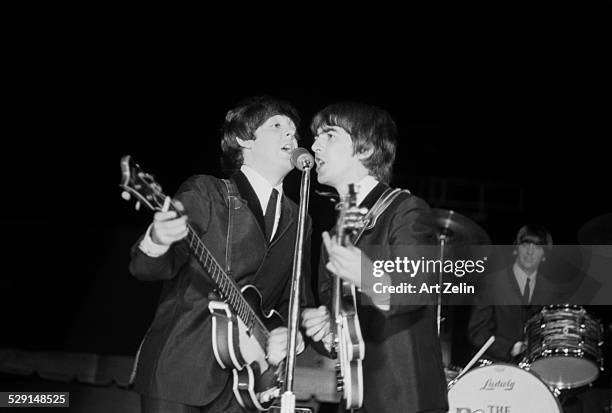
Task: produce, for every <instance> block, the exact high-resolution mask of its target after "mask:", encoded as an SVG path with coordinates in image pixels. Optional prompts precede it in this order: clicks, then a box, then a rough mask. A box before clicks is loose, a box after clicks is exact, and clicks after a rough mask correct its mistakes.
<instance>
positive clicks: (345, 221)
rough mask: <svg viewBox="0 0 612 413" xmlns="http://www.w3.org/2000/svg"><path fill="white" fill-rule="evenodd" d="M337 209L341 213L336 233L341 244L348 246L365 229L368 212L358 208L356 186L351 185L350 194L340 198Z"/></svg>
mask: <svg viewBox="0 0 612 413" xmlns="http://www.w3.org/2000/svg"><path fill="white" fill-rule="evenodd" d="M336 209H337V210H338V211H339V212H338V221H337V223H336V233H337V234H338V235H339V239H340V243H341V244H342V245H347V244H348V243H352V241H353V239H354V237H355V236H356V235H357V233H358V232H359V230H361V228H363V227H364V225H365V222H364V217H365V215H366V213H367V212H368V211H367V209H365V208H358V207H357V190H356V188H355V184H349V190H348V193H347V194H346V195H344V196H341V197H340V202H339V203H338V204H337V205H336Z"/></svg>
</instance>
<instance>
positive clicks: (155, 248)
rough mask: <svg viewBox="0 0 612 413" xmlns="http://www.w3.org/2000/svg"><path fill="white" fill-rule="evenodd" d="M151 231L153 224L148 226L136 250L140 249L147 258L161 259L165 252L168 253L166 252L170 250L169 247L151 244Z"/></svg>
mask: <svg viewBox="0 0 612 413" xmlns="http://www.w3.org/2000/svg"><path fill="white" fill-rule="evenodd" d="M152 229H153V224H151V225H149V228H147V232H146V233H145V235H144V237H143V238H142V241H140V244H139V245H138V248H140V251H142V252H144V253H145V254H146V255H148V256H149V257H152V258H156V257H161V256H162V255H164V254H165V253H166V252H168V250H169V249H170V246H168V245H159V244H156V243H155V242H153V239H152V238H151V230H152Z"/></svg>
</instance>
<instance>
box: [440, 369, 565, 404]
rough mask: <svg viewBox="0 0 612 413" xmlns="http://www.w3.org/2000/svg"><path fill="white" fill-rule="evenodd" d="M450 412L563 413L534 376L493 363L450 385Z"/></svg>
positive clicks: (543, 385)
mask: <svg viewBox="0 0 612 413" xmlns="http://www.w3.org/2000/svg"><path fill="white" fill-rule="evenodd" d="M448 405H449V408H450V409H449V413H488V412H537V413H562V412H563V410H562V409H561V405H560V404H559V401H558V400H557V398H556V397H555V396H554V394H553V393H552V392H551V391H550V389H549V388H548V386H546V384H544V382H543V381H542V380H540V379H539V378H538V377H536V376H535V375H533V374H531V373H529V372H528V371H526V370H523V369H521V368H519V367H517V366H513V365H511V364H504V363H496V364H491V365H488V366H483V367H477V368H475V369H473V370H470V371H469V372H467V373H466V374H465V375H463V376H461V377H460V378H459V379H458V380H456V381H455V382H454V383H452V384H451V385H450V389H449V391H448Z"/></svg>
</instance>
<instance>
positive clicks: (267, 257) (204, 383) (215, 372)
mask: <svg viewBox="0 0 612 413" xmlns="http://www.w3.org/2000/svg"><path fill="white" fill-rule="evenodd" d="M232 180H233V181H234V182H235V183H236V186H237V188H238V191H239V193H240V198H239V199H238V202H237V203H236V207H235V209H234V217H233V223H232V231H231V258H230V259H229V261H230V262H231V273H232V275H233V277H234V278H235V279H236V281H237V282H238V284H239V285H240V286H242V285H245V284H253V285H255V286H256V287H257V288H258V289H259V290H260V292H261V293H262V295H263V301H264V307H265V308H266V309H271V308H276V309H277V310H279V311H280V312H281V314H282V315H283V316H286V313H287V309H288V302H289V291H290V284H291V273H292V259H291V257H292V256H293V247H294V243H295V235H296V225H297V206H296V204H295V203H294V202H293V201H291V200H290V199H289V198H287V197H286V196H283V198H282V201H281V208H282V209H281V216H280V221H279V225H278V229H277V231H276V234H275V236H274V239H273V240H272V242H271V243H268V241H267V240H266V238H265V235H264V233H265V230H264V229H263V228H264V223H263V214H262V212H261V206H260V204H259V201H258V200H257V196H256V194H255V192H254V190H253V188H252V187H251V186H250V184H249V182H248V180H247V179H246V177H245V176H244V175H243V174H242V173H240V172H239V173H237V174H235V175H234V176H232ZM175 198H176V199H178V200H180V201H181V202H182V203H183V205H184V206H185V209H186V212H187V214H188V216H189V223H190V225H192V226H193V228H194V230H195V231H196V232H197V233H198V235H199V236H200V237H201V239H202V241H203V242H204V244H205V245H206V246H207V247H208V249H209V251H210V252H211V253H212V254H213V255H214V256H215V258H216V259H217V261H218V262H219V264H220V265H223V266H224V267H226V265H227V262H226V252H227V249H226V242H227V233H228V213H229V209H228V196H227V189H226V186H225V184H224V183H223V181H222V180H220V179H217V178H214V177H211V176H206V175H201V176H194V177H191V178H190V179H188V180H187V181H186V182H185V183H184V184H183V185H182V186H181V187H180V189H179V191H178V192H177V194H176V197H175ZM311 232H312V229H311V224H310V220H309V221H308V222H307V231H306V234H307V235H306V239H305V242H304V245H305V257H304V261H303V262H304V269H303V272H302V274H303V287H302V291H303V292H304V293H308V292H309V291H308V289H307V288H306V287H305V286H310V281H309V277H310V269H309V262H310V250H309V246H310V236H311ZM139 243H140V240H139V241H138V242H137V243H136V244H135V245H134V247H133V248H132V261H131V263H130V271H131V272H132V274H133V275H134V276H135V277H136V278H139V279H141V280H149V281H154V280H163V283H164V284H163V289H162V293H161V297H160V299H159V304H158V308H157V312H156V314H155V318H154V320H153V323H152V324H151V327H150V328H149V331H148V332H147V334H146V336H145V338H144V340H143V342H142V345H141V349H140V352H139V356H138V359H137V370H136V371H137V373H136V377H135V382H134V384H135V390H136V391H138V392H140V393H143V394H146V395H148V396H150V397H154V398H161V399H165V400H171V401H176V402H181V403H185V404H190V405H206V404H209V403H211V402H212V401H214V400H215V398H216V397H218V395H219V394H220V393H221V392H222V390H223V388H224V386H225V385H226V383H227V380H229V378H230V376H231V371H230V372H228V371H224V370H222V369H221V368H220V367H219V365H218V364H217V362H216V360H215V358H214V354H213V349H212V341H211V336H212V335H211V325H212V322H211V316H210V313H209V310H208V303H209V297H208V295H209V293H210V292H211V291H212V290H213V289H215V285H214V283H213V281H212V279H211V277H210V276H209V275H208V274H206V273H205V272H204V270H203V269H202V267H201V266H200V265H199V264H198V262H197V261H196V259H195V258H193V257H192V256H191V255H190V254H189V252H188V249H187V245H186V243H185V242H178V243H175V244H173V245H172V246H171V248H170V250H169V251H168V252H167V253H166V254H164V255H163V256H161V257H158V258H151V257H149V256H147V255H145V254H144V253H142V252H141V251H140V249H139V248H138V244H139ZM310 295H312V294H311V293H310Z"/></svg>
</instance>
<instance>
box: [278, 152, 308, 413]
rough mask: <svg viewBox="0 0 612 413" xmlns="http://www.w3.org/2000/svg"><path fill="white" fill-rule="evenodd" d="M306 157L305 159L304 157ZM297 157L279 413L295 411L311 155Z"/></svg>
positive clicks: (292, 412)
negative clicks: (295, 212) (299, 174)
mask: <svg viewBox="0 0 612 413" xmlns="http://www.w3.org/2000/svg"><path fill="white" fill-rule="evenodd" d="M304 158H306V159H304ZM304 158H302V157H300V158H298V162H297V163H298V165H297V168H298V169H300V170H301V171H302V180H301V183H300V208H299V215H298V223H297V236H296V239H295V248H294V250H293V273H292V276H291V295H290V297H289V324H288V327H287V336H288V337H287V360H286V363H285V368H286V370H285V383H284V386H283V387H284V388H283V394H282V395H281V409H280V411H281V413H294V412H295V394H294V393H293V374H294V371H295V356H296V347H297V333H298V324H299V315H300V284H301V279H302V258H303V253H302V251H303V247H304V225H305V224H306V211H307V210H308V197H309V190H310V169H311V168H312V164H313V162H312V157H311V158H308V157H304Z"/></svg>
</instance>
